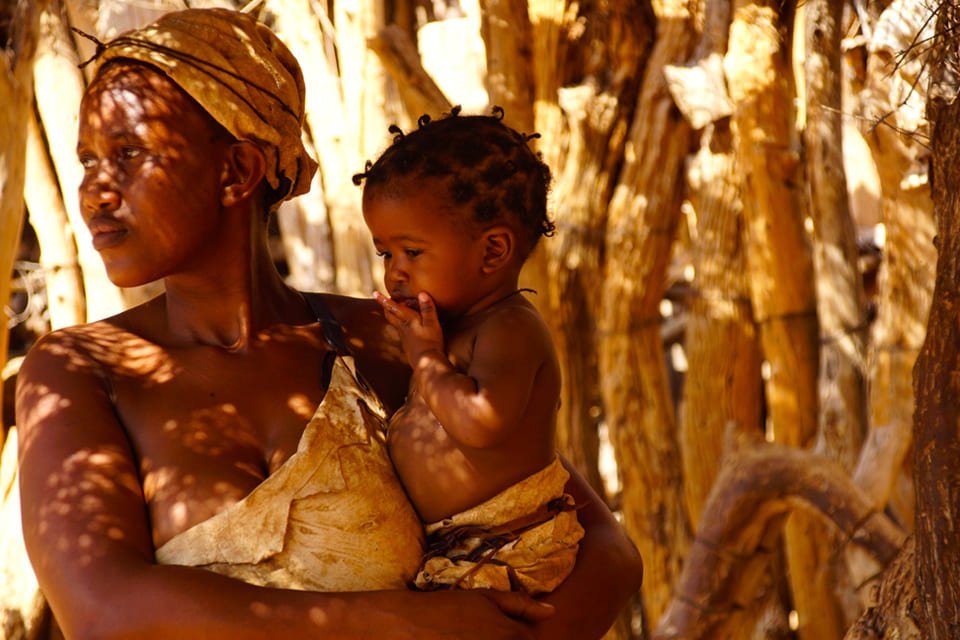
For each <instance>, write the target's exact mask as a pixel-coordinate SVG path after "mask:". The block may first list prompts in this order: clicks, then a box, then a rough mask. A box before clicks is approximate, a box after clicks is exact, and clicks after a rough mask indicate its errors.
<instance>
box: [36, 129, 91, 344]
mask: <svg viewBox="0 0 960 640" xmlns="http://www.w3.org/2000/svg"><path fill="white" fill-rule="evenodd" d="M24 197H25V198H26V201H27V207H28V209H29V213H30V226H32V227H33V231H34V233H36V234H37V242H38V243H39V244H40V266H41V268H42V269H43V276H44V281H45V282H46V288H47V308H48V309H49V310H50V328H51V329H54V330H55V329H60V328H62V327H69V326H71V325H75V324H80V323H81V322H83V321H84V317H85V315H86V314H85V309H86V307H85V303H84V298H83V280H82V279H81V274H80V265H79V264H78V263H77V246H76V245H75V244H74V241H73V231H72V230H71V228H70V222H69V219H68V218H67V210H66V209H65V208H64V206H63V200H61V198H60V189H59V188H58V187H57V178H56V176H55V175H54V173H53V168H52V167H51V166H50V158H49V156H48V155H47V148H46V145H44V143H43V140H42V139H41V137H40V126H39V125H38V124H37V119H36V116H35V115H34V113H33V112H32V110H31V112H30V114H29V117H28V118H27V169H26V184H25V189H24Z"/></svg>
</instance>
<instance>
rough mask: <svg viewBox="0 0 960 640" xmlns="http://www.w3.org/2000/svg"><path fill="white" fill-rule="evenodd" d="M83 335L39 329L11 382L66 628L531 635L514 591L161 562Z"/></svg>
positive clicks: (37, 558) (28, 477)
mask: <svg viewBox="0 0 960 640" xmlns="http://www.w3.org/2000/svg"><path fill="white" fill-rule="evenodd" d="M87 330H89V329H87ZM82 338H83V337H82V336H78V334H77V333H73V334H71V333H70V332H60V333H57V334H52V335H50V336H48V337H46V338H45V339H43V340H42V341H41V342H40V343H38V345H37V346H36V347H34V349H33V350H32V351H31V352H30V355H28V357H27V359H26V361H25V363H24V365H23V368H22V369H21V372H20V375H19V380H18V388H17V418H18V424H19V430H20V465H21V475H20V487H21V500H22V510H23V527H24V536H25V540H26V543H27V550H28V552H29V555H30V558H31V561H32V563H33V565H34V568H35V570H36V573H37V578H38V580H39V583H40V586H41V588H42V590H43V591H44V593H45V595H46V596H47V598H48V600H49V602H50V604H51V606H52V608H53V611H54V614H55V616H56V618H57V620H58V622H59V623H60V625H61V628H62V629H63V630H64V632H65V634H66V636H67V638H98V639H112V638H137V639H141V640H149V639H151V638H172V637H176V638H205V639H209V640H216V639H219V638H230V639H241V640H242V639H245V638H251V639H253V638H262V637H264V636H265V635H266V634H267V633H269V634H271V635H276V636H277V637H282V638H307V637H309V638H337V639H339V638H372V637H389V638H440V637H444V638H447V637H458V638H475V639H477V640H479V639H482V638H530V637H532V635H531V628H530V627H529V626H528V625H526V624H524V623H521V622H517V621H515V620H513V619H511V618H509V617H507V616H506V615H504V614H503V613H501V611H500V609H498V606H500V607H501V608H503V609H504V610H506V611H510V610H511V607H512V608H513V609H515V610H516V611H515V612H516V613H522V612H523V611H524V610H528V613H529V614H530V616H531V617H536V616H537V614H538V613H543V612H542V611H538V610H536V605H534V604H531V602H530V601H529V600H528V599H526V598H524V597H522V596H520V597H513V596H516V595H517V594H508V596H507V597H506V598H503V597H500V598H498V599H497V600H496V601H494V600H492V599H490V598H487V597H485V596H484V595H483V594H482V593H478V592H473V593H469V592H457V593H412V592H406V591H390V592H368V593H351V594H321V593H311V592H302V591H288V590H281V589H266V588H260V587H256V586H252V585H249V584H245V583H242V582H239V581H236V580H232V579H229V578H226V577H223V576H220V575H217V574H214V573H211V572H208V571H205V570H203V569H196V568H188V567H177V566H161V565H157V564H155V563H154V559H153V546H152V542H151V534H150V525H149V521H148V516H147V509H146V504H145V501H144V497H143V492H142V489H141V485H140V479H139V476H138V472H137V467H136V465H135V463H134V457H133V455H132V453H131V451H130V446H129V444H128V442H127V438H126V435H125V431H124V429H123V427H122V426H121V425H120V423H119V422H118V420H117V417H116V415H115V413H114V407H113V405H112V403H111V401H110V398H109V393H108V391H107V389H106V387H105V384H104V381H103V378H102V376H100V375H98V373H97V370H96V367H95V366H94V365H93V364H92V363H91V361H90V359H89V358H88V357H87V356H86V355H85V353H84V352H83V350H81V349H78V347H77V344H78V341H82ZM187 508H189V505H187Z"/></svg>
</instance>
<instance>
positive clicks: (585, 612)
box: [537, 459, 643, 640]
mask: <svg viewBox="0 0 960 640" xmlns="http://www.w3.org/2000/svg"><path fill="white" fill-rule="evenodd" d="M563 464H564V466H565V467H566V468H567V471H569V472H570V481H569V482H568V483H567V493H569V494H570V495H571V496H573V499H574V502H575V504H578V505H584V506H583V508H581V509H579V510H578V511H577V518H578V519H579V521H580V524H581V525H583V528H584V531H585V533H584V537H583V539H582V540H581V541H580V551H579V553H578V554H577V564H576V566H575V567H574V569H573V572H572V573H571V574H570V576H569V577H568V578H567V579H566V580H565V581H564V582H563V583H562V584H561V585H560V586H559V587H558V588H557V590H556V591H554V592H553V593H551V594H550V595H548V596H545V597H544V598H543V600H544V601H545V602H549V603H550V604H552V605H553V606H554V607H556V614H555V615H553V616H551V617H550V618H547V619H546V620H544V621H543V622H541V623H540V624H539V625H538V626H537V637H538V638H544V639H549V640H590V639H591V638H600V637H602V636H603V635H604V633H606V632H607V630H608V629H609V628H610V627H611V626H612V625H613V623H614V621H615V620H616V618H617V615H618V614H619V613H620V611H621V610H622V609H623V608H624V606H626V604H627V602H628V601H629V599H630V596H632V595H633V594H634V593H636V592H637V590H638V589H639V588H640V584H641V583H642V582H643V563H642V562H641V559H640V554H639V553H638V552H637V548H636V547H635V546H634V544H633V542H631V540H630V538H628V537H627V534H626V532H625V531H624V530H623V527H621V526H620V524H619V523H618V522H617V521H616V519H615V518H614V517H613V514H612V513H610V510H609V509H608V508H607V506H606V505H605V504H604V503H603V501H602V500H601V499H600V496H598V495H597V494H596V492H595V491H594V490H593V489H592V488H590V485H589V484H587V482H586V481H585V480H584V479H583V477H582V476H581V475H580V474H579V473H578V472H577V471H576V470H575V469H574V468H573V465H571V464H570V462H569V461H568V460H566V459H564V460H563Z"/></svg>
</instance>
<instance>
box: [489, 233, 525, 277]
mask: <svg viewBox="0 0 960 640" xmlns="http://www.w3.org/2000/svg"><path fill="white" fill-rule="evenodd" d="M516 251H517V236H516V234H514V232H513V229H511V228H510V227H507V226H505V225H499V226H496V227H492V228H490V229H487V230H486V231H484V232H483V266H482V269H483V272H484V273H494V272H496V271H499V270H500V269H502V268H504V267H505V266H507V265H509V264H510V263H511V262H512V260H513V257H514V255H515V254H516Z"/></svg>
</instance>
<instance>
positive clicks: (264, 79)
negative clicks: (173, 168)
mask: <svg viewBox="0 0 960 640" xmlns="http://www.w3.org/2000/svg"><path fill="white" fill-rule="evenodd" d="M120 58H123V59H129V60H137V61H140V62H144V63H147V64H149V65H151V66H153V67H155V68H157V69H159V70H160V71H162V72H163V73H165V74H166V75H167V76H168V77H169V78H170V79H171V80H173V82H175V83H176V84H177V85H178V86H179V87H180V88H181V89H183V90H184V91H185V92H186V93H187V94H188V95H190V97H192V98H193V99H194V100H196V101H197V102H198V103H199V104H200V106H201V107H203V108H204V109H205V110H206V111H207V113H209V114H210V115H211V116H212V117H213V119H214V120H216V121H217V122H219V123H220V124H221V125H222V126H223V127H224V128H225V129H226V130H227V131H229V132H230V133H231V134H232V135H233V136H234V137H236V138H237V139H239V140H249V141H251V142H253V143H255V144H256V145H257V146H259V147H260V148H261V149H262V150H263V152H264V154H265V155H266V157H267V172H266V179H267V182H268V183H269V184H270V186H271V187H272V188H273V190H274V191H275V192H276V194H277V198H276V201H277V202H279V201H281V200H286V199H288V198H292V197H294V196H297V195H300V194H301V193H305V192H306V191H308V190H309V189H310V179H311V177H312V176H313V173H314V172H315V171H316V169H317V163H316V162H314V161H313V159H312V158H310V156H309V155H307V152H306V149H304V146H303V142H302V140H301V137H300V136H301V130H302V126H303V116H304V85H303V73H302V72H301V71H300V65H299V64H298V63H297V60H296V58H294V57H293V54H291V53H290V51H289V50H288V49H287V47H286V46H285V45H284V44H283V43H282V42H281V41H280V39H279V38H277V36H276V35H275V34H274V33H273V32H272V31H270V29H268V28H267V27H266V26H264V25H262V24H260V23H258V22H257V21H256V20H255V19H254V18H253V17H251V16H249V15H246V14H243V13H239V12H236V11H229V10H226V9H187V10H185V11H176V12H173V13H168V14H166V15H164V16H163V17H161V18H159V19H158V20H156V21H155V22H153V23H152V24H150V25H147V26H146V27H144V28H142V29H137V30H134V31H128V32H126V33H123V34H121V35H119V36H117V37H116V38H114V39H113V40H111V41H109V42H107V43H105V44H104V45H102V46H101V49H100V51H99V52H98V55H97V65H98V66H100V65H103V64H104V63H105V62H107V61H109V60H115V59H120Z"/></svg>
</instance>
